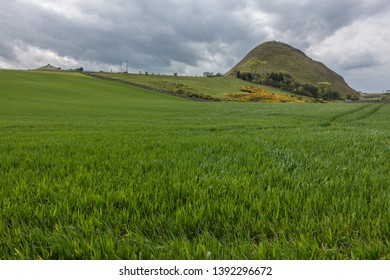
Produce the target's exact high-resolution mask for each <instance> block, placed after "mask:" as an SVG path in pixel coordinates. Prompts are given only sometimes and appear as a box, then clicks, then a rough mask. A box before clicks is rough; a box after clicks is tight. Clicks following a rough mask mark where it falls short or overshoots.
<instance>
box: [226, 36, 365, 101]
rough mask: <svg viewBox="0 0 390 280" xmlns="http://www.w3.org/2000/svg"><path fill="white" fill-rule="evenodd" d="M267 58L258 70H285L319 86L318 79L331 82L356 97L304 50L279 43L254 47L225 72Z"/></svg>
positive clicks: (341, 90) (229, 73) (330, 71)
mask: <svg viewBox="0 0 390 280" xmlns="http://www.w3.org/2000/svg"><path fill="white" fill-rule="evenodd" d="M254 59H257V60H260V61H267V64H266V65H265V66H259V67H258V68H257V69H256V72H257V73H263V72H266V73H271V72H287V73H290V74H291V75H292V76H293V77H294V78H295V79H296V80H297V81H299V82H301V83H308V84H312V85H315V86H318V83H319V82H330V83H331V84H332V86H331V89H333V90H336V91H338V92H340V93H341V94H343V96H346V95H347V94H350V95H352V96H358V93H357V92H356V91H355V90H353V89H352V88H350V87H349V86H348V85H347V84H346V83H345V81H344V79H343V78H342V77H341V76H339V75H338V74H336V73H335V72H333V71H332V70H330V69H328V68H327V67H326V66H325V65H323V64H322V63H320V62H318V61H314V60H312V59H311V58H309V57H307V56H306V55H305V54H304V53H303V52H301V51H300V50H297V49H295V48H293V47H291V46H289V45H287V44H283V43H279V42H266V43H264V44H261V45H259V46H257V47H256V48H255V49H253V50H252V51H251V52H249V53H248V55H247V56H245V57H244V58H243V59H242V61H240V62H239V63H238V64H237V65H236V66H235V67H233V68H232V69H231V70H230V71H229V72H228V73H227V75H234V73H235V72H236V71H237V70H240V71H241V72H252V71H253V70H252V69H251V68H250V65H251V63H252V60H254Z"/></svg>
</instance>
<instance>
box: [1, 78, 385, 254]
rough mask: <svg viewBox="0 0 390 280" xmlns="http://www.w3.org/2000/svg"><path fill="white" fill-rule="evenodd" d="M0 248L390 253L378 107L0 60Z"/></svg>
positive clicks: (382, 125) (381, 107)
mask: <svg viewBox="0 0 390 280" xmlns="http://www.w3.org/2000/svg"><path fill="white" fill-rule="evenodd" d="M0 84H1V88H0V139H1V141H0V157H1V160H0V194H1V200H0V201H1V209H2V218H1V220H0V258H1V259H206V258H210V259H389V258H390V244H389V234H390V231H389V229H390V205H389V201H390V192H389V186H390V176H389V172H390V169H389V164H388V158H389V149H390V140H389V139H390V130H389V129H390V126H389V121H390V120H389V117H390V105H389V104H344V103H337V104H307V103H304V104H264V103H241V102H240V103H236V102H194V101H191V100H186V99H181V98H177V97H174V96H169V95H165V94H161V93H156V92H153V91H148V90H143V89H139V88H135V87H131V86H128V85H124V84H120V83H114V82H108V81H102V80H98V79H94V78H90V77H87V76H83V75H81V74H77V73H73V74H70V73H46V72H30V71H0Z"/></svg>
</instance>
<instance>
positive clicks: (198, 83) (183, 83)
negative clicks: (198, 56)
mask: <svg viewBox="0 0 390 280" xmlns="http://www.w3.org/2000/svg"><path fill="white" fill-rule="evenodd" d="M97 74H98V75H99V76H103V77H108V78H113V79H118V80H122V81H129V82H133V83H136V84H141V85H146V86H150V87H153V88H157V89H162V90H167V91H171V92H180V93H183V94H185V95H194V96H204V97H207V96H209V97H211V98H214V99H221V100H227V99H230V95H231V94H237V93H242V91H241V89H242V87H244V86H253V84H252V83H249V82H246V81H243V80H240V79H237V78H233V77H225V76H220V77H212V78H206V77H184V76H176V77H175V76H169V75H144V74H143V75H139V74H121V73H97ZM257 86H259V87H261V88H262V89H264V90H267V91H270V92H273V93H277V94H281V95H291V93H289V92H286V91H283V90H281V89H277V88H273V87H269V86H266V85H257Z"/></svg>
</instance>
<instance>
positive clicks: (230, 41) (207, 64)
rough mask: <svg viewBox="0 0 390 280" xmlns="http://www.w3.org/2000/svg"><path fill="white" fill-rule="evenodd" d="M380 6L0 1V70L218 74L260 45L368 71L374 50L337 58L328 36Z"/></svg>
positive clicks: (381, 11) (286, 0)
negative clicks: (286, 47)
mask: <svg viewBox="0 0 390 280" xmlns="http://www.w3.org/2000/svg"><path fill="white" fill-rule="evenodd" d="M389 7H390V3H389V2H388V1H387V0H386V1H383V0H372V1H365V0H328V1H314V0H280V1H254V0H246V1H236V0H235V1H233V0H225V1H223V0H216V1H202V0H198V1H193V0H181V1H179V0H166V1H146V0H145V1H136V0H130V1H127V0H111V1H104V0H83V1H81V0H80V1H78V0H61V1H49V0H15V1H4V3H2V7H1V9H0V24H1V25H0V67H9V66H11V67H12V66H13V67H19V68H20V67H22V68H32V67H37V66H40V65H39V64H40V63H42V62H43V61H45V59H46V60H48V61H47V62H46V63H50V61H51V60H54V61H55V62H56V63H57V64H59V65H58V66H62V67H74V66H75V65H78V64H83V66H85V68H88V67H90V68H94V67H101V68H104V70H108V69H109V68H111V69H112V67H113V66H114V67H117V68H116V69H117V70H118V67H119V65H120V62H121V61H124V60H126V59H127V60H128V65H129V67H130V68H131V69H133V70H134V71H137V70H144V71H145V70H148V71H161V72H176V71H183V72H186V73H189V74H195V73H196V74H199V73H202V72H203V71H215V72H217V71H218V72H225V71H227V70H228V69H229V68H230V67H232V66H233V65H234V64H235V63H236V62H237V61H238V60H239V59H240V58H242V57H243V56H244V55H245V54H246V53H247V52H248V51H250V50H251V49H252V48H253V47H255V46H256V45H257V44H259V43H262V42H264V41H266V40H278V41H284V42H286V43H289V44H292V45H293V46H295V47H298V48H301V49H302V50H304V51H307V50H311V51H312V52H313V53H316V54H318V55H317V58H318V59H326V57H327V54H329V53H331V54H332V55H333V56H337V55H339V54H343V55H344V56H346V57H343V59H330V60H328V61H329V62H332V63H334V64H333V65H335V66H337V67H339V69H340V70H347V69H353V68H354V67H358V68H359V67H360V68H362V67H370V65H377V64H378V61H380V60H381V59H378V56H380V55H381V51H382V49H378V50H377V51H369V50H367V48H368V46H367V44H366V43H364V42H363V41H359V40H356V39H355V40H354V42H355V43H359V44H363V45H364V44H366V45H364V46H362V48H360V49H357V50H356V52H357V55H354V53H353V51H354V49H352V48H351V51H350V52H348V53H346V52H343V51H342V47H341V46H340V45H341V44H343V45H345V42H341V43H340V40H339V39H337V38H338V37H337V36H338V35H337V34H339V32H340V30H344V29H348V28H350V27H351V26H352V25H353V24H354V23H355V22H359V21H362V22H364V21H365V20H366V19H367V18H373V19H375V18H377V17H378V18H381V17H385V16H386V15H388V14H389V10H390V8H389ZM369 24H370V25H369V27H370V28H367V29H365V30H364V31H360V30H354V31H355V32H357V33H358V32H360V33H361V34H359V35H360V36H361V37H364V36H367V34H369V33H372V31H373V30H374V28H375V27H376V26H377V23H375V20H374V21H372V22H370V23H369ZM385 25H386V23H385ZM386 26H388V25H386ZM378 28H379V29H380V28H382V29H383V28H387V27H383V24H382V26H381V25H378ZM343 34H344V33H343ZM345 34H349V33H348V32H345ZM334 38H336V39H337V40H336V39H334ZM380 39H381V38H380V37H378V36H377V37H373V40H380ZM334 40H336V41H337V42H338V44H334V43H333V42H334ZM347 40H348V38H345V41H347ZM324 42H325V43H326V45H327V47H328V49H325V48H323V47H322V46H323V45H324V44H323V43H324ZM329 48H331V49H332V51H331V52H330V51H329ZM315 49H318V51H317V50H315ZM320 50H321V51H320ZM359 52H360V53H363V54H364V55H363V56H359V55H358V53H359ZM368 53H369V54H370V55H367V56H366V55H365V54H368ZM324 62H325V63H327V61H324ZM385 62H387V61H385ZM343 63H344V64H343ZM381 63H382V65H383V61H381ZM94 70H97V69H94ZM99 70H100V69H99ZM335 70H337V69H335Z"/></svg>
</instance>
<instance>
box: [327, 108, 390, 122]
mask: <svg viewBox="0 0 390 280" xmlns="http://www.w3.org/2000/svg"><path fill="white" fill-rule="evenodd" d="M385 105H386V104H367V105H364V106H362V107H359V108H357V109H353V110H349V111H347V112H343V113H341V114H337V115H335V116H333V117H332V118H331V119H330V120H328V121H326V122H323V123H321V126H330V125H332V124H335V123H346V122H354V121H360V120H363V119H366V118H368V117H370V116H372V115H373V114H375V113H376V112H377V111H378V110H380V109H381V108H382V107H383V106H385Z"/></svg>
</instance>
